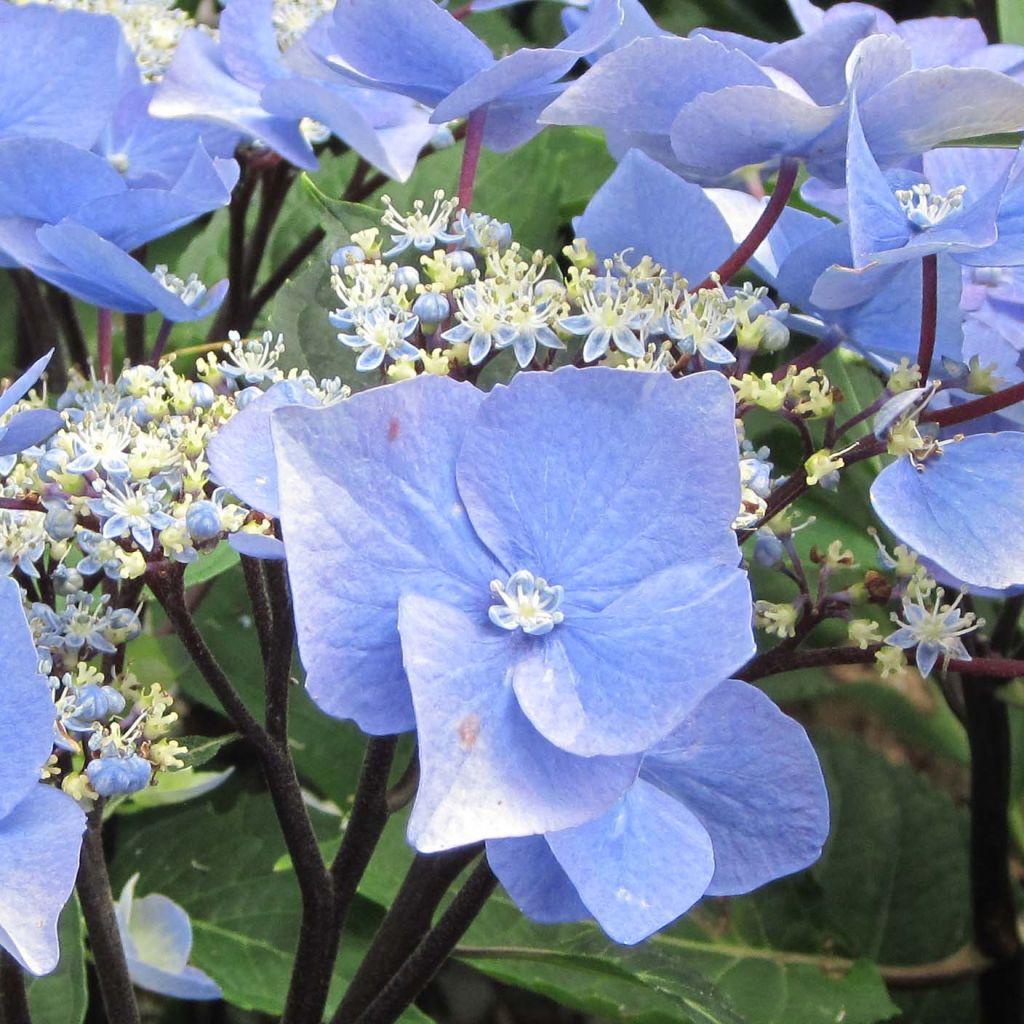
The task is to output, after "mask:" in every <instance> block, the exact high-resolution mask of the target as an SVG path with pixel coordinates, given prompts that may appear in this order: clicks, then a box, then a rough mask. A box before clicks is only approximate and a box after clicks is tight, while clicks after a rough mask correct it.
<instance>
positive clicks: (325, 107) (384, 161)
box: [262, 78, 437, 181]
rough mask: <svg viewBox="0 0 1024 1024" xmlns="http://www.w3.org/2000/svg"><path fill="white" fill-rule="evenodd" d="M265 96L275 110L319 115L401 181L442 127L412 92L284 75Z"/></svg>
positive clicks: (343, 137) (367, 156) (314, 116)
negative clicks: (433, 121)
mask: <svg viewBox="0 0 1024 1024" xmlns="http://www.w3.org/2000/svg"><path fill="white" fill-rule="evenodd" d="M262 101H263V104H264V105H265V106H266V108H267V110H269V111H271V112H273V113H277V114H286V115H287V114H291V115H294V116H299V115H301V116H303V117H312V118H315V119H316V120H317V121H320V122H321V123H323V124H325V125H326V126H327V127H328V128H329V129H330V130H331V131H332V132H333V133H334V134H335V135H337V136H338V138H339V139H341V140H342V142H344V143H346V144H347V145H348V146H350V147H351V148H352V149H354V150H355V151H356V152H357V153H358V154H359V155H360V156H361V157H363V159H364V160H366V161H368V162H369V163H371V164H373V166H374V167H376V168H378V170H381V171H383V172H384V173H385V174H387V175H389V176H390V177H392V178H395V179H397V180H399V181H404V180H405V179H406V178H408V177H409V175H410V174H411V173H412V170H413V167H414V166H415V164H416V160H417V159H418V157H419V154H420V151H421V150H422V149H423V147H424V146H426V145H427V143H429V142H430V140H431V139H432V138H433V137H434V134H435V133H436V132H437V128H436V126H435V125H432V124H431V123H430V114H429V112H428V111H427V110H426V109H425V108H424V107H422V106H421V105H420V104H418V103H415V102H414V101H413V100H410V99H409V98H408V97H406V96H395V95H393V94H390V93H384V92H374V91H371V90H368V89H360V88H357V87H355V86H352V85H348V84H346V83H338V84H335V83H333V82H331V83H327V82H315V81H311V80H309V79H302V78H288V79H280V80H278V81H275V82H272V83H271V84H270V85H268V86H267V87H266V88H265V89H264V90H263V92H262Z"/></svg>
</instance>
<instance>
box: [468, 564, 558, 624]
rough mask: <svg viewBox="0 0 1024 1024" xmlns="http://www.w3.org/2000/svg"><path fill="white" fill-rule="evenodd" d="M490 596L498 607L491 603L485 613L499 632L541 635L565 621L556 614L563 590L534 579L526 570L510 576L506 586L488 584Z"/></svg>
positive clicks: (498, 582)
mask: <svg viewBox="0 0 1024 1024" xmlns="http://www.w3.org/2000/svg"><path fill="white" fill-rule="evenodd" d="M491 593H492V594H493V595H494V596H495V597H496V598H498V600H499V601H500V602H501V603H500V604H493V605H491V607H490V608H489V609H488V612H487V614H488V615H489V616H490V618H491V622H493V623H494V624H495V625H496V626H500V627H501V628H502V629H507V630H513V629H522V631H523V632H524V633H526V634H527V635H529V636H544V634H545V633H550V632H551V630H553V629H554V628H555V626H556V625H558V623H559V622H561V621H562V619H563V618H564V616H563V614H562V613H561V612H560V611H558V606H559V605H560V604H561V603H562V598H563V596H564V591H563V590H562V588H561V587H553V586H551V585H550V584H549V583H548V581H547V580H545V579H543V578H542V577H540V576H534V574H533V573H532V572H530V571H529V570H527V569H520V570H519V571H518V572H514V573H512V575H511V576H509V578H508V582H507V583H504V584H503V583H502V582H501V580H492V581H491Z"/></svg>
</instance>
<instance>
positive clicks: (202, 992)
mask: <svg viewBox="0 0 1024 1024" xmlns="http://www.w3.org/2000/svg"><path fill="white" fill-rule="evenodd" d="M137 880H138V875H135V876H133V877H132V878H131V879H130V880H129V882H128V884H127V885H126V886H125V887H124V889H123V890H122V892H121V897H120V899H119V900H118V903H117V907H116V912H117V923H118V927H119V928H120V931H121V941H122V942H123V944H124V947H125V957H126V959H127V961H128V973H129V975H130V976H131V979H132V981H133V982H134V983H135V984H136V985H138V986H139V988H144V989H146V990H148V991H150V992H156V993H157V994H159V995H164V996H169V997H170V998H172V999H189V1000H200V999H220V998H221V997H222V992H221V990H220V987H219V986H218V985H217V984H216V983H215V982H214V981H213V980H212V979H211V978H209V977H208V976H207V975H206V974H204V973H203V972H202V971H200V970H198V969H197V968H195V967H189V966H188V958H189V954H190V953H191V951H192V924H191V922H190V921H189V917H188V914H187V913H186V911H185V910H184V909H183V908H182V907H180V906H178V904H177V903H175V902H174V901H173V900H170V899H168V898H167V897H166V896H161V895H159V894H156V893H154V894H151V895H149V896H145V897H143V898H142V899H135V898H134V895H135V884H136V882H137Z"/></svg>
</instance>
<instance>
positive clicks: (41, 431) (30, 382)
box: [0, 349, 64, 458]
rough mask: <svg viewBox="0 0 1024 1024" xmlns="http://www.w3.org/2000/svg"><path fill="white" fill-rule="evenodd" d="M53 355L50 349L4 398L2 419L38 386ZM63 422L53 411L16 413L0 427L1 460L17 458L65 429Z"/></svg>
mask: <svg viewBox="0 0 1024 1024" xmlns="http://www.w3.org/2000/svg"><path fill="white" fill-rule="evenodd" d="M52 356H53V349H50V351H49V352H47V353H46V355H45V356H42V357H40V358H39V359H37V360H36V361H35V362H34V363H33V364H32V365H31V366H30V367H29V368H28V369H27V370H26V371H25V372H24V373H23V374H22V375H21V376H20V377H19V378H18V379H17V380H16V381H14V383H13V384H11V386H10V387H9V388H7V390H6V391H4V393H3V394H2V395H0V419H2V418H3V417H4V416H5V415H6V414H7V413H8V412H10V410H11V409H13V408H14V406H15V405H17V403H18V402H20V401H21V400H22V399H23V398H24V397H25V396H26V395H27V394H28V393H29V392H30V391H31V390H32V389H33V388H34V387H35V386H36V384H37V383H38V382H39V378H40V377H41V376H42V375H43V371H44V370H45V369H46V367H47V365H48V364H49V362H50V359H51V357H52ZM63 422H64V421H63V420H62V419H61V416H60V413H59V412H55V411H54V410H53V409H25V410H23V411H22V412H19V413H16V414H15V415H14V416H12V417H11V418H10V419H9V420H8V421H7V423H5V424H3V425H2V426H0V458H4V457H5V456H8V455H16V454H17V453H18V452H20V451H24V450H25V449H26V448H31V447H32V445H34V444H39V443H40V442H41V441H45V440H46V438H48V437H49V436H50V435H51V434H53V433H55V432H56V431H58V430H59V429H60V428H61V425H62V423H63Z"/></svg>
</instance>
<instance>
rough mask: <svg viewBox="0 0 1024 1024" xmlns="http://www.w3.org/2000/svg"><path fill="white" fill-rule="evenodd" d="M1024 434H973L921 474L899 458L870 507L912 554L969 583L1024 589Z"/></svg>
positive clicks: (885, 471) (876, 490)
mask: <svg viewBox="0 0 1024 1024" xmlns="http://www.w3.org/2000/svg"><path fill="white" fill-rule="evenodd" d="M1021 466H1024V434H1022V433H1017V432H1014V431H1006V432H1003V433H1000V434H976V435H974V436H973V437H968V438H965V439H964V440H963V441H960V442H959V443H952V444H949V445H947V446H946V447H945V448H944V449H943V452H942V455H940V456H936V457H934V458H931V459H928V460H927V461H926V462H925V464H924V468H923V469H922V470H917V469H915V468H914V467H913V465H912V464H911V462H910V460H909V459H906V458H902V459H899V460H897V461H896V462H894V463H893V464H892V465H891V466H887V467H886V468H885V469H883V470H882V472H881V473H879V474H878V477H877V479H876V480H875V482H874V484H872V486H871V503H872V505H874V508H875V512H876V513H877V515H878V518H879V519H881V520H882V522H883V523H885V525H886V526H887V527H888V528H889V529H890V530H891V531H892V532H893V533H894V534H895V535H896V536H897V537H899V539H900V540H901V541H903V542H904V543H905V544H906V545H908V546H909V547H910V548H911V549H912V550H914V551H916V552H918V553H919V554H921V555H923V556H924V557H925V558H927V559H929V560H931V561H933V562H935V563H936V564H937V565H938V566H939V567H940V568H942V569H943V570H945V571H946V572H948V573H949V574H950V575H952V576H954V577H955V578H956V579H960V580H963V581H964V582H965V583H967V584H968V585H970V586H977V587H986V588H990V589H993V590H1003V589H1005V588H1007V587H1012V586H1017V585H1019V584H1024V488H1021V487H1020V486H1015V485H1013V483H1012V482H1013V481H1019V479H1020V473H1021Z"/></svg>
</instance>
